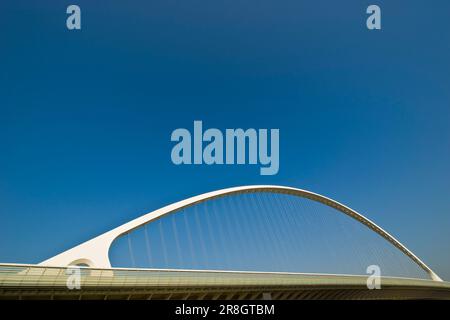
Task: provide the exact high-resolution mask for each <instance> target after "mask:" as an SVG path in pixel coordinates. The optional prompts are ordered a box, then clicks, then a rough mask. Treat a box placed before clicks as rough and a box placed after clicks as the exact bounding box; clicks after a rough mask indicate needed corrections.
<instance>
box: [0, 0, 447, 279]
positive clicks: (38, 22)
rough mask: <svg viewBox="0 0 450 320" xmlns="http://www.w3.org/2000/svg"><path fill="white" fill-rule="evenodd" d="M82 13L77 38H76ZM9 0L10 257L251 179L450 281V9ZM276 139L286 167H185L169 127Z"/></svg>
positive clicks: (5, 165) (1, 161)
mask: <svg viewBox="0 0 450 320" xmlns="http://www.w3.org/2000/svg"><path fill="white" fill-rule="evenodd" d="M72 3H77V4H78V5H80V7H81V10H82V30H81V31H77V32H71V31H68V30H67V29H66V27H65V19H66V14H65V10H66V7H67V6H68V5H69V4H72ZM376 3H377V4H379V5H380V6H381V8H382V19H383V20H382V30H381V31H368V30H367V29H366V27H365V19H366V17H367V16H366V14H365V9H366V7H367V6H368V5H369V4H372V2H369V1H359V0H358V1H357V0H354V1H321V0H319V1H303V0H302V1H299V0H295V1H294V0H292V1H267V0H258V1H256V0H249V1H232V2H231V1H219V0H214V1H205V0H192V1H144V0H142V1H136V0H130V1H125V2H124V1H95V2H93V1H81V0H77V1H75V2H70V3H69V2H64V1H62V2H61V1H58V2H54V1H38V2H30V1H22V0H14V1H2V2H1V4H0V40H1V42H0V66H1V68H0V261H2V262H21V263H37V262H39V261H41V260H44V259H46V258H48V257H50V256H52V255H54V254H56V253H59V252H60V251H62V250H64V249H67V248H69V247H71V246H74V245H76V244H78V243H80V242H82V241H84V240H87V239H89V238H91V237H93V236H95V235H98V234H100V233H102V232H104V231H107V230H109V229H110V228H112V227H115V226H117V225H119V224H121V223H123V222H126V221H128V220H130V219H131V218H134V217H137V216H139V215H141V214H143V213H146V212H148V211H151V210H153V209H156V208H158V207H160V206H162V205H165V204H168V203H170V202H173V201H176V200H180V199H183V198H185V197H188V196H191V195H195V194H198V193H202V192H206V191H210V190H214V189H219V188H224V187H228V186H234V185H246V184H281V185H289V186H294V187H299V188H304V189H308V190H312V191H315V192H318V193H321V194H324V195H327V196H330V197H332V198H335V199H337V200H339V201H341V202H343V203H345V204H348V205H349V206H351V207H353V208H355V209H356V210H358V211H360V212H363V213H365V214H366V215H367V216H368V217H370V218H371V219H373V220H374V221H376V222H377V223H379V224H380V225H381V226H383V227H384V228H386V229H387V230H388V231H390V232H391V233H393V234H394V235H395V236H397V237H398V238H399V239H400V240H401V241H402V242H403V243H404V244H406V245H407V246H408V247H409V248H410V249H412V250H413V251H414V252H415V253H417V254H418V255H419V256H420V257H421V258H422V259H423V260H424V261H426V262H427V263H429V264H430V266H431V267H432V268H434V269H435V270H436V272H438V273H439V274H441V275H442V276H443V277H444V278H446V279H450V232H449V230H450V191H449V190H450V170H449V169H450V132H449V128H450V90H449V88H450V59H449V57H450V3H449V2H448V1H446V0H436V1H433V2H432V4H431V3H430V2H426V1H415V0H414V1H412V0H409V1H394V2H393V1H376ZM193 120H203V123H204V126H206V127H216V128H221V129H225V128H237V127H242V128H249V127H252V128H279V129H280V171H279V173H278V175H276V176H260V175H259V169H258V168H257V167H255V166H240V167H238V166H209V167H208V166H174V165H173V164H172V162H171V160H170V151H171V147H172V146H173V144H172V143H171V142H170V134H171V132H172V130H174V129H176V128H179V127H187V128H190V127H191V126H192V123H193Z"/></svg>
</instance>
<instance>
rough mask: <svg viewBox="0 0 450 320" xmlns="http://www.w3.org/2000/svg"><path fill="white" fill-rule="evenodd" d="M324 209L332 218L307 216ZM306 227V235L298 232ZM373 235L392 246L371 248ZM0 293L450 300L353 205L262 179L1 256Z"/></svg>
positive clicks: (443, 285)
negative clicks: (60, 245)
mask: <svg viewBox="0 0 450 320" xmlns="http://www.w3.org/2000/svg"><path fill="white" fill-rule="evenodd" d="M224 199H225V200H224ZM230 199H231V200H230ZM299 199H300V200H301V201H307V202H308V204H307V205H306V207H304V206H303V204H298V203H297V201H299ZM214 201H216V202H218V204H214V203H213V202H214ZM220 201H222V202H223V209H222V210H218V209H217V206H220V205H221V204H220ZM310 202H311V203H314V204H313V205H311V204H310ZM211 203H213V204H211ZM314 205H318V206H319V209H317V208H316V207H315V206H314ZM321 208H325V209H326V210H329V211H330V212H327V213H325V214H324V216H325V219H322V218H321V220H319V221H320V222H321V223H322V224H325V223H326V222H330V221H331V226H329V227H327V226H325V225H321V226H319V227H317V226H313V225H312V222H311V220H307V219H306V220H305V217H307V216H310V217H311V218H310V219H315V218H316V217H317V216H319V215H322V214H323V212H322V211H321V210H322V209H321ZM192 210H193V212H191V211H192ZM251 212H253V213H251ZM190 218H193V220H192V221H189V219H190ZM340 218H344V220H350V221H351V222H353V223H354V224H356V226H358V227H360V228H362V229H363V231H366V232H367V231H369V233H370V235H369V238H368V240H367V243H365V242H363V241H362V240H360V239H358V238H356V235H357V234H359V232H360V230H359V229H355V228H356V227H355V225H352V226H351V228H350V229H345V227H344V226H342V222H341V221H340V220H333V219H340ZM221 219H224V220H221ZM277 219H278V220H279V221H278V220H277ZM299 219H303V220H299ZM164 223H165V224H164ZM155 226H156V227H155ZM152 228H153V229H152ZM139 230H141V231H142V237H141V240H143V244H142V245H141V246H140V247H139V246H138V247H137V249H138V250H136V248H133V244H134V242H135V240H136V239H138V238H139V237H137V238H136V237H135V238H133V237H132V234H133V233H134V232H140V231H139ZM311 230H312V231H313V232H311ZM308 231H309V232H310V236H313V237H315V239H313V240H310V241H309V242H308V241H307V240H306V239H305V238H302V235H301V234H302V233H301V232H303V233H305V232H306V233H308ZM320 231H323V233H320ZM333 234H334V236H335V238H333V237H332V236H333ZM155 235H156V236H157V237H156V238H155ZM328 237H330V239H327V240H326V241H325V242H324V238H328ZM120 239H125V240H124V242H123V243H124V246H122V247H126V248H127V249H128V250H126V251H127V253H126V254H125V255H123V254H122V255H117V257H118V258H117V259H116V260H117V261H118V264H120V263H125V264H126V265H125V266H117V263H112V261H111V260H113V259H112V258H111V257H112V256H114V254H113V251H114V250H113V247H114V244H115V243H118V242H120ZM171 239H172V240H171ZM253 240H255V241H253ZM379 241H381V242H380V245H387V246H388V247H387V248H384V247H375V248H373V246H374V243H375V242H377V243H378V242H379ZM322 242H323V246H322V247H317V246H316V244H317V243H322ZM333 245H334V247H333ZM377 246H378V244H377ZM119 247H120V246H119ZM343 250H346V251H348V252H346V251H343ZM389 250H393V252H388V251H389ZM202 252H203V255H202V254H201V253H202ZM364 254H368V255H367V256H366V257H365V258H364V259H362V260H361V261H360V263H359V264H358V263H356V266H353V265H352V263H354V262H357V261H358V259H360V256H362V255H364ZM145 256H146V257H145ZM124 257H129V258H127V259H128V260H126V259H125V260H124ZM144 258H145V259H144ZM158 259H159V260H158ZM333 259H334V260H333ZM124 261H128V262H124ZM143 261H145V263H147V265H143V264H144V262H143ZM311 261H313V262H314V264H312V263H311ZM113 262H114V261H113ZM389 262H390V264H391V265H389ZM128 264H132V266H130V265H128ZM136 265H137V266H136ZM161 265H162V266H163V267H161ZM369 265H375V266H377V267H380V270H381V271H382V273H381V274H380V276H379V282H380V285H381V287H380V288H379V289H370V288H369V287H370V286H368V279H369V277H370V275H368V274H365V272H366V269H365V268H366V267H368V266H369ZM308 268H309V271H304V269H308ZM397 269H398V270H397ZM324 271H325V272H324ZM74 276H76V277H77V278H76V279H75V282H76V283H77V286H75V287H73V286H71V283H72V281H73V280H74V278H73V277H74ZM0 299H81V300H83V299H107V300H109V299H146V300H147V299H206V300H210V299H227V300H230V299H233V300H234V299H238V300H239V299H274V300H276V299H282V300H288V299H289V300H293V299H450V283H448V282H445V281H443V280H442V279H441V278H440V277H439V276H438V275H437V274H436V273H435V272H434V271H433V270H432V269H431V268H430V267H429V266H428V265H427V264H425V263H424V262H423V261H422V260H421V259H420V258H419V257H418V256H417V255H415V254H414V253H413V252H412V251H410V250H409V249H408V248H407V247H406V246H404V245H403V244H402V243H400V242H399V241H398V240H397V239H396V238H395V237H394V236H392V235H391V234H390V233H388V232H387V231H385V230H384V229H382V228H381V227H380V226H378V225H377V224H375V223H374V222H373V221H372V220H369V219H368V218H366V217H365V216H363V215H362V214H360V213H358V212H357V211H355V210H353V209H351V208H349V207H347V206H345V205H343V204H341V203H339V202H337V201H335V200H332V199H330V198H328V197H325V196H322V195H319V194H317V193H313V192H310V191H306V190H302V189H296V188H291V187H283V186H267V185H259V186H244V187H234V188H228V189H223V190H218V191H213V192H209V193H206V194H202V195H199V196H194V197H192V198H189V199H186V200H182V201H179V202H177V203H174V204H171V205H168V206H166V207H163V208H161V209H158V210H155V211H153V212H150V213H148V214H145V215H143V216H141V217H138V218H136V219H134V220H131V221H130V222H127V223H125V224H123V225H121V226H119V227H117V228H114V229H113V230H110V231H108V232H105V233H103V234H101V235H100V236H98V237H95V238H93V239H91V240H89V241H86V242H84V243H82V244H80V245H78V246H75V247H74V248H72V249H69V250H66V251H64V252H62V253H60V254H58V255H56V256H54V257H52V258H49V259H47V260H45V261H43V262H42V263H40V264H38V265H25V264H0Z"/></svg>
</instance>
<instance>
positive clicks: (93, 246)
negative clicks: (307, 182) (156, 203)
mask: <svg viewBox="0 0 450 320" xmlns="http://www.w3.org/2000/svg"><path fill="white" fill-rule="evenodd" d="M254 192H272V193H283V194H290V195H295V196H298V197H302V198H306V199H310V200H312V201H316V202H319V203H322V204H324V205H327V206H329V207H331V208H334V209H336V210H338V211H339V212H342V213H343V214H345V215H347V216H349V217H351V218H352V219H355V220H357V221H358V222H359V223H361V224H363V225H365V226H366V227H368V228H369V229H371V230H372V231H374V232H376V233H377V234H379V235H380V236H382V237H383V238H384V239H386V240H387V241H389V242H390V243H391V244H392V245H394V246H395V247H396V248H397V249H399V250H400V251H401V252H403V253H404V254H405V255H406V256H408V257H409V258H410V259H411V260H413V261H414V262H415V263H416V264H417V265H418V266H419V267H421V268H422V269H423V270H424V271H426V272H427V273H428V274H429V276H430V277H431V279H432V280H435V281H442V279H441V278H440V277H439V276H438V275H437V274H436V273H435V272H434V271H433V270H432V269H431V268H430V267H428V266H427V265H426V264H425V263H424V262H423V261H422V260H421V259H419V257H417V256H416V255H415V254H414V253H413V252H411V251H410V250H409V249H408V248H407V247H405V246H404V245H403V244H402V243H401V242H400V241H398V240H397V239H396V238H394V237H393V236H392V235H391V234H389V233H388V232H387V231H385V230H384V229H382V228H381V227H379V226H378V225H377V224H375V223H374V222H373V221H371V220H370V219H368V218H366V217H365V216H363V215H362V214H360V213H358V212H357V211H355V210H353V209H351V208H350V207H347V206H345V205H343V204H341V203H339V202H337V201H335V200H333V199H331V198H328V197H325V196H323V195H320V194H318V193H314V192H311V191H307V190H303V189H298V188H292V187H286V186H276V185H254V186H240V187H232V188H226V189H221V190H217V191H212V192H207V193H204V194H201V195H198V196H194V197H191V198H188V199H185V200H181V201H178V202H175V203H173V204H170V205H167V206H165V207H162V208H160V209H157V210H155V211H152V212H150V213H147V214H144V215H143V216H141V217H138V218H136V219H134V220H131V221H129V222H127V223H125V224H123V225H121V226H119V227H116V228H114V229H112V230H110V231H108V232H105V233H103V234H101V235H99V236H97V237H95V238H93V239H91V240H89V241H86V242H84V243H82V244H80V245H78V246H76V247H74V248H72V249H69V250H67V251H64V252H62V253H60V254H58V255H56V256H54V257H52V258H50V259H47V260H45V261H43V262H41V263H40V265H46V266H68V265H70V264H71V263H72V262H73V261H77V260H87V261H90V266H92V267H96V268H111V263H110V261H109V256H108V253H109V248H110V247H111V244H112V243H113V241H114V240H115V239H117V238H118V237H120V236H121V235H123V234H126V233H128V232H130V231H132V230H134V229H136V228H138V227H140V226H142V225H144V224H147V223H149V222H151V221H153V220H156V219H158V218H161V217H163V216H165V215H167V214H170V213H173V212H176V211H179V210H181V209H184V208H187V207H190V206H193V205H195V204H198V203H201V202H205V201H208V200H211V199H214V198H218V197H223V196H227V195H232V194H242V193H254Z"/></svg>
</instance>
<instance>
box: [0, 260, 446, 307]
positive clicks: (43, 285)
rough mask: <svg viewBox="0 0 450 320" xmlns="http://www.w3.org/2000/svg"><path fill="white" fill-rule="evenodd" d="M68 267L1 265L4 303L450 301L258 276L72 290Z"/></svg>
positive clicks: (401, 287) (140, 272)
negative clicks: (110, 301) (72, 300)
mask: <svg viewBox="0 0 450 320" xmlns="http://www.w3.org/2000/svg"><path fill="white" fill-rule="evenodd" d="M67 270H68V269H67V268H58V267H50V268H49V267H41V266H24V265H1V266H0V299H81V300H85V299H87V300H89V299H102V300H104V299H106V300H109V299H189V300H191V299H194V300H212V299H221V300H239V299H253V300H258V299H274V300H276V299H282V300H295V299H450V283H448V282H436V281H431V280H419V279H406V278H382V279H381V289H379V290H376V289H375V290H369V289H367V286H366V279H367V277H366V276H346V275H315V274H295V273H291V274H287V273H257V272H220V271H180V270H149V269H91V268H86V269H82V271H81V278H80V279H81V280H80V283H79V284H80V289H72V290H69V289H68V287H67V283H68V282H67V280H68V278H69V276H70V274H71V273H69V275H68V273H67Z"/></svg>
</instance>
